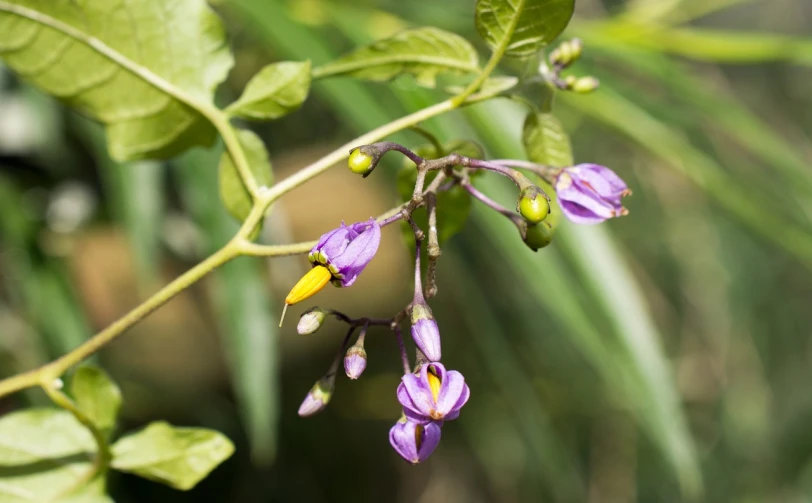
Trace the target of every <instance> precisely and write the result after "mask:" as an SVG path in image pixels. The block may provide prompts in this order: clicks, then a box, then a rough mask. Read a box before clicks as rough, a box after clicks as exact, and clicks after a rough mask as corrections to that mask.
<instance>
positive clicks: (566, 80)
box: [564, 75, 578, 89]
mask: <svg viewBox="0 0 812 503" xmlns="http://www.w3.org/2000/svg"><path fill="white" fill-rule="evenodd" d="M577 81H578V77H576V76H575V75H567V76H566V77H564V83H565V84H566V86H567V87H566V88H565V89H572V86H574V85H575V83H576V82H577Z"/></svg>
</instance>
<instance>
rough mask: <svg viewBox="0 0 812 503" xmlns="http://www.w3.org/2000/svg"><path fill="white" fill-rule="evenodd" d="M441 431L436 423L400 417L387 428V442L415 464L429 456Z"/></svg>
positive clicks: (437, 441) (438, 441) (438, 440)
mask: <svg viewBox="0 0 812 503" xmlns="http://www.w3.org/2000/svg"><path fill="white" fill-rule="evenodd" d="M441 433H442V431H441V430H440V425H438V424H437V423H426V424H421V423H416V422H414V421H411V420H409V419H408V418H406V417H402V418H401V419H400V421H398V422H397V423H395V426H393V427H392V428H391V429H390V430H389V443H390V444H392V448H393V449H395V451H397V453H398V454H400V456H401V457H402V458H403V459H405V460H406V461H408V462H409V463H412V464H414V465H416V464H417V463H421V462H423V461H425V460H426V458H428V457H429V456H431V453H432V452H434V449H435V448H436V447H437V444H439V443H440V434H441Z"/></svg>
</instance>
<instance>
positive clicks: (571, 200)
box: [554, 164, 632, 224]
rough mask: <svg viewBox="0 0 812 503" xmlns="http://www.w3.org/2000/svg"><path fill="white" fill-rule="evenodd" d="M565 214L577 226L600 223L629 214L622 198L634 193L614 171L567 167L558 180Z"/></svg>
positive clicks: (596, 167) (556, 181)
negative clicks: (622, 202)
mask: <svg viewBox="0 0 812 503" xmlns="http://www.w3.org/2000/svg"><path fill="white" fill-rule="evenodd" d="M554 186H555V191H556V194H557V195H558V202H559V204H560V205H561V210H562V211H563V212H564V215H565V216H566V217H567V218H568V219H569V220H571V221H572V222H574V223H576V224H597V223H600V222H603V221H604V220H607V219H609V218H613V217H619V216H623V215H626V214H628V213H629V211H628V210H627V209H626V208H624V207H623V205H622V204H621V199H622V198H624V197H626V196H628V195H630V194H631V193H632V192H631V191H630V190H629V187H628V186H627V185H626V182H624V181H623V180H621V179H620V177H619V176H617V175H616V174H615V172H614V171H612V170H611V169H609V168H607V167H604V166H600V165H598V164H578V165H577V166H572V167H569V168H564V169H563V170H561V172H560V173H559V174H558V176H557V177H556V179H555V185H554Z"/></svg>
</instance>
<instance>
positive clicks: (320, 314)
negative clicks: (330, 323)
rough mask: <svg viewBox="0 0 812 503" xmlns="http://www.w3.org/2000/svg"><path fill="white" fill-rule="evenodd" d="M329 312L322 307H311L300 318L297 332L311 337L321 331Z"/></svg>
mask: <svg viewBox="0 0 812 503" xmlns="http://www.w3.org/2000/svg"><path fill="white" fill-rule="evenodd" d="M327 314H328V312H327V311H326V310H324V309H322V308H320V307H311V308H310V309H308V310H307V311H305V312H304V313H303V314H302V316H301V317H299V324H298V325H296V331H297V332H299V334H301V335H310V334H313V333H315V332H316V330H318V329H320V328H321V326H322V325H323V324H324V320H325V318H327Z"/></svg>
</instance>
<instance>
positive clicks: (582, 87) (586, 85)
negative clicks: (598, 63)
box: [570, 77, 600, 94]
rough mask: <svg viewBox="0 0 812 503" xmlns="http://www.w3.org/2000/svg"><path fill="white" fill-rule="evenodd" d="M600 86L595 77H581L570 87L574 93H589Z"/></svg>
mask: <svg viewBox="0 0 812 503" xmlns="http://www.w3.org/2000/svg"><path fill="white" fill-rule="evenodd" d="M598 86H600V82H599V81H598V79H596V78H595V77H581V78H579V79H577V80H576V81H575V82H573V84H572V85H571V86H570V87H571V89H572V90H573V91H575V92H576V93H581V94H587V93H591V92H592V91H594V90H595V89H597V88H598Z"/></svg>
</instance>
